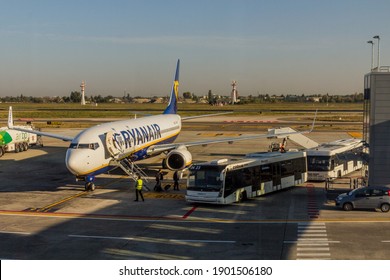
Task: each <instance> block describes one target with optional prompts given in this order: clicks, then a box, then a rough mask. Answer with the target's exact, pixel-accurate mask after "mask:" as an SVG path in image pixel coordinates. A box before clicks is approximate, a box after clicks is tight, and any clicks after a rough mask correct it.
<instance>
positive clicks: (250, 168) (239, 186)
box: [186, 152, 307, 204]
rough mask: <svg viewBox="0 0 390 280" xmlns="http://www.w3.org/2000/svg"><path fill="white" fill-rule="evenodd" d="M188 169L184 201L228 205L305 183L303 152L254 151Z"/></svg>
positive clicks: (304, 155) (305, 165)
mask: <svg viewBox="0 0 390 280" xmlns="http://www.w3.org/2000/svg"><path fill="white" fill-rule="evenodd" d="M189 171H190V174H189V176H188V178H187V192H186V201H187V202H199V203H212V204H229V203H234V202H240V201H242V200H244V199H246V198H251V197H255V196H260V195H263V194H267V193H270V192H274V191H278V190H282V189H285V188H288V187H292V186H295V185H299V184H302V183H304V182H306V180H307V164H306V153H305V152H286V153H280V152H273V153H254V154H248V155H246V157H245V158H243V159H240V160H228V159H220V160H214V161H210V162H205V163H199V164H194V165H192V166H191V167H190V169H189Z"/></svg>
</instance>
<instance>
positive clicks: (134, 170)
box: [111, 158, 150, 190]
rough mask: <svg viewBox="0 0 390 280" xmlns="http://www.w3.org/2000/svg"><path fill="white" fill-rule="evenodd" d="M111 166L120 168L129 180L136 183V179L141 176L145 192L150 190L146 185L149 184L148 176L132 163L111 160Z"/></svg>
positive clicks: (124, 160) (126, 160)
mask: <svg viewBox="0 0 390 280" xmlns="http://www.w3.org/2000/svg"><path fill="white" fill-rule="evenodd" d="M111 164H112V165H115V166H118V167H120V169H122V170H123V171H124V172H125V173H126V174H127V175H129V177H130V178H131V179H133V180H134V181H136V180H137V179H138V176H141V178H142V180H143V181H144V187H145V188H146V189H147V190H150V189H149V188H148V187H147V185H148V184H149V180H148V175H147V174H146V173H145V172H144V171H143V170H142V168H140V167H139V166H138V165H137V164H135V162H134V161H132V160H130V159H128V158H124V159H122V160H112V161H111Z"/></svg>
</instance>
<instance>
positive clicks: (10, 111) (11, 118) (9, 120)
mask: <svg viewBox="0 0 390 280" xmlns="http://www.w3.org/2000/svg"><path fill="white" fill-rule="evenodd" d="M13 127H14V118H13V116H12V106H9V110H8V128H13Z"/></svg>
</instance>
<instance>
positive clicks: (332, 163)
mask: <svg viewBox="0 0 390 280" xmlns="http://www.w3.org/2000/svg"><path fill="white" fill-rule="evenodd" d="M362 151H363V143H362V141H361V140H360V139H354V138H351V139H343V140H337V141H334V142H330V143H325V144H321V145H319V146H318V147H315V148H312V149H308V150H306V152H307V168H308V179H309V181H325V180H326V179H332V178H338V177H341V176H345V175H347V174H349V173H351V172H353V171H355V170H358V169H360V168H362V165H363V160H362Z"/></svg>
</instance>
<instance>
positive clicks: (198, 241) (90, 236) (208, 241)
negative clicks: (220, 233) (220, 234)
mask: <svg viewBox="0 0 390 280" xmlns="http://www.w3.org/2000/svg"><path fill="white" fill-rule="evenodd" d="M68 236H69V237H76V238H97V239H114V240H134V238H133V237H115V236H97V235H79V234H70V235H68ZM168 241H169V242H194V243H236V241H229V240H226V241H224V240H185V239H169V240H168Z"/></svg>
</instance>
